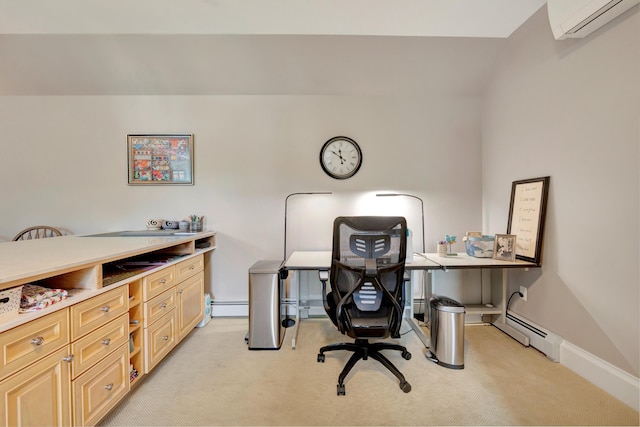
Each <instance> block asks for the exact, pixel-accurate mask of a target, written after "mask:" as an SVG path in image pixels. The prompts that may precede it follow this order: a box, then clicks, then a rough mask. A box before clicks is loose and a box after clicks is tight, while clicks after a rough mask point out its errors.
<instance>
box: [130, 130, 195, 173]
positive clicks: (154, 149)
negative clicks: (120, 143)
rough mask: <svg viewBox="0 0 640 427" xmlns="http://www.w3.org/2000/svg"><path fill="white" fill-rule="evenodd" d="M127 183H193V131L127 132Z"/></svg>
mask: <svg viewBox="0 0 640 427" xmlns="http://www.w3.org/2000/svg"><path fill="white" fill-rule="evenodd" d="M127 157H128V163H129V173H128V174H129V185H154V184H156V185H157V184H170V185H193V134H167V135H163V134H135V135H134V134H130V135H127Z"/></svg>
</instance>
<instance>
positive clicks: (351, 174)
mask: <svg viewBox="0 0 640 427" xmlns="http://www.w3.org/2000/svg"><path fill="white" fill-rule="evenodd" d="M338 140H344V141H347V142H349V143H350V144H353V146H354V147H355V148H356V150H357V151H358V164H357V165H356V167H355V168H354V169H353V170H352V171H351V172H350V173H349V174H347V175H336V174H334V173H333V172H332V171H331V170H329V169H328V168H327V166H326V165H325V164H324V161H323V155H324V152H325V150H326V148H327V147H328V146H329V145H330V144H331V143H333V142H335V141H338ZM320 166H321V167H322V170H323V171H324V172H325V173H326V174H327V175H329V176H330V177H331V178H333V179H348V178H351V177H352V176H354V175H355V174H356V173H357V172H358V171H359V170H360V166H362V149H361V148H360V145H358V143H357V142H356V141H354V140H353V139H352V138H349V137H348V136H334V137H333V138H330V139H329V140H328V141H327V142H325V143H324V145H323V146H322V148H321V149H320Z"/></svg>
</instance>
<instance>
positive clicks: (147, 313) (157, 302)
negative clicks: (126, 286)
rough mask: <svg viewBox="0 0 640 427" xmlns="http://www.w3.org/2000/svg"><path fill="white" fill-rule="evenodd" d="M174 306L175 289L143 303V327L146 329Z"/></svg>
mask: <svg viewBox="0 0 640 427" xmlns="http://www.w3.org/2000/svg"><path fill="white" fill-rule="evenodd" d="M175 306H176V289H175V288H171V289H169V290H168V291H165V292H163V293H162V294H160V295H158V296H157V297H155V298H153V299H152V300H151V301H149V302H145V303H144V327H145V328H148V327H149V326H151V324H152V323H153V322H155V321H156V320H158V319H160V318H161V317H162V316H164V315H165V314H167V313H168V312H170V311H171V310H173V309H174V308H175Z"/></svg>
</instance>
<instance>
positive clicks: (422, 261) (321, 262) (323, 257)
mask: <svg viewBox="0 0 640 427" xmlns="http://www.w3.org/2000/svg"><path fill="white" fill-rule="evenodd" d="M284 268H285V269H287V270H292V271H304V270H329V268H331V251H296V252H293V253H292V254H291V256H290V257H289V258H288V259H287V260H286V261H285V263H284ZM441 268H442V267H441V266H440V265H439V264H438V263H436V262H434V261H432V260H430V259H427V257H425V256H424V255H416V256H414V258H413V261H412V262H410V263H406V264H405V271H409V272H411V271H415V270H422V271H431V270H439V269H441ZM409 283H411V284H413V281H410V282H409ZM294 286H295V287H296V298H295V300H288V301H287V302H288V303H291V304H295V310H296V323H295V325H294V326H293V338H292V340H291V347H292V348H296V340H297V338H298V325H299V323H300V284H299V280H298V279H297V278H296V279H295V281H294ZM408 294H409V295H411V298H410V299H408V300H409V301H410V304H409V307H410V309H409V312H410V315H409V316H405V321H406V322H407V323H408V324H409V326H411V328H412V329H413V330H414V331H415V333H416V335H417V336H418V338H419V339H420V341H422V342H423V344H424V345H425V347H429V338H428V337H427V336H426V335H425V334H424V331H423V330H422V329H421V328H420V326H418V324H417V323H416V321H415V319H414V318H413V286H412V285H411V286H410V289H409V293H408Z"/></svg>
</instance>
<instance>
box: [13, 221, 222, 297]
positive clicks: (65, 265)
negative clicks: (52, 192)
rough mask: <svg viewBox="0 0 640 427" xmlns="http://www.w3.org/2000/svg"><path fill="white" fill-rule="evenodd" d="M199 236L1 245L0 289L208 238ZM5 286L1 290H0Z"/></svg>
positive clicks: (74, 238) (54, 239) (78, 238)
mask: <svg viewBox="0 0 640 427" xmlns="http://www.w3.org/2000/svg"><path fill="white" fill-rule="evenodd" d="M215 234H216V233H215V232H214V231H204V232H202V233H198V234H190V235H180V236H177V235H173V236H147V237H144V236H141V237H133V236H131V237H129V236H127V237H91V236H75V235H72V236H61V237H52V238H48V239H35V240H23V241H18V242H3V243H0V289H5V288H7V287H10V286H13V285H8V286H7V284H9V283H11V282H17V281H22V280H25V279H28V278H29V277H38V276H43V275H47V274H49V273H55V272H58V271H64V270H71V269H74V268H79V267H82V266H86V265H90V264H99V263H104V262H108V261H111V260H116V259H120V258H126V257H130V256H135V255H138V254H142V253H146V252H151V251H155V250H160V249H164V248H168V247H170V246H175V245H179V244H181V243H189V242H191V241H194V240H198V239H202V238H206V237H211V236H214V235H215ZM3 285H4V286H3Z"/></svg>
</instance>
